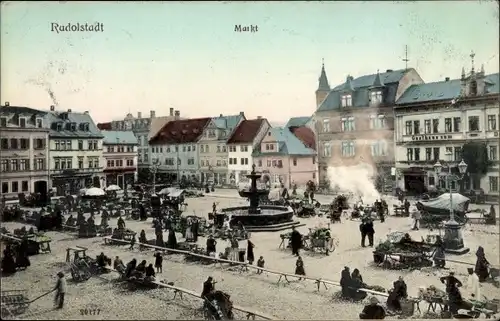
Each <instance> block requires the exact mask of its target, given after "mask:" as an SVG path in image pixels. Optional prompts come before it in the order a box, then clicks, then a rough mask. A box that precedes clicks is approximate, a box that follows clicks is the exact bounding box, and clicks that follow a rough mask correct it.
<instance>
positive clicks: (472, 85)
mask: <svg viewBox="0 0 500 321" xmlns="http://www.w3.org/2000/svg"><path fill="white" fill-rule="evenodd" d="M470 95H471V96H476V95H477V81H475V80H473V81H472V82H471V83H470Z"/></svg>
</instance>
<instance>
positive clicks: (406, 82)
mask: <svg viewBox="0 0 500 321" xmlns="http://www.w3.org/2000/svg"><path fill="white" fill-rule="evenodd" d="M421 83H423V81H422V79H421V78H420V76H419V75H418V73H417V72H416V71H415V70H414V69H412V68H410V69H406V70H387V71H386V72H384V73H379V72H377V73H376V74H372V75H365V76H361V77H358V78H354V77H352V76H347V78H346V81H345V83H343V84H341V85H338V86H336V87H335V88H333V89H330V86H329V84H328V79H327V76H326V72H325V69H324V66H323V68H322V70H321V76H320V78H319V87H318V90H317V91H316V104H317V110H316V112H315V113H314V115H313V119H314V122H315V126H314V129H315V134H316V138H317V141H318V148H317V150H318V154H319V166H318V167H319V176H320V178H319V181H320V184H321V185H322V184H325V185H328V183H330V182H329V180H328V175H327V169H328V167H329V166H333V167H340V166H353V165H361V164H368V165H371V166H372V169H373V172H374V174H375V173H377V174H378V175H374V176H375V177H376V178H380V177H386V178H387V177H391V168H392V167H394V152H393V145H394V143H393V142H394V139H393V137H394V121H393V120H394V118H393V107H394V105H395V102H396V100H397V99H399V97H401V95H402V94H403V93H404V92H405V91H406V89H407V88H408V87H410V86H411V85H414V84H421ZM379 183H380V182H379Z"/></svg>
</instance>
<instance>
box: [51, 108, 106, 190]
mask: <svg viewBox="0 0 500 321" xmlns="http://www.w3.org/2000/svg"><path fill="white" fill-rule="evenodd" d="M44 124H45V125H47V126H48V128H49V129H50V132H49V170H50V178H51V187H52V188H55V190H56V194H57V195H65V194H66V193H71V194H75V193H78V191H79V190H80V189H82V188H88V187H104V183H105V177H104V173H103V167H104V157H103V136H102V134H101V132H100V130H99V129H98V128H97V126H96V125H95V123H94V121H93V120H92V117H90V115H89V113H88V112H84V113H77V112H72V111H71V109H68V110H67V111H63V112H59V111H56V110H55V108H54V106H51V107H50V111H49V112H47V113H46V115H45V119H44Z"/></svg>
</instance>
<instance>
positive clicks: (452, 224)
mask: <svg viewBox="0 0 500 321" xmlns="http://www.w3.org/2000/svg"><path fill="white" fill-rule="evenodd" d="M447 156H449V157H450V158H451V156H452V155H451V153H447ZM448 168H449V173H447V174H445V175H442V177H444V178H445V180H446V183H447V186H448V187H449V189H450V217H449V220H448V221H446V222H445V223H444V227H445V230H444V243H445V248H446V251H447V252H449V253H453V254H465V253H467V252H469V248H466V247H464V241H463V237H462V233H461V228H462V226H461V225H460V224H459V223H458V222H457V221H456V220H455V213H454V211H453V193H452V190H451V183H452V182H456V181H459V180H461V179H462V178H463V177H464V175H465V172H466V171H467V164H466V163H465V162H464V161H463V160H462V161H461V162H460V163H459V164H458V170H459V173H460V174H459V175H454V174H452V173H451V166H448ZM442 169H443V165H441V163H440V162H439V160H438V161H437V162H436V164H434V171H435V172H436V175H437V176H438V177H439V176H440V174H441V171H442Z"/></svg>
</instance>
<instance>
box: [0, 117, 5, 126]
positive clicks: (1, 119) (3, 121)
mask: <svg viewBox="0 0 500 321" xmlns="http://www.w3.org/2000/svg"><path fill="white" fill-rule="evenodd" d="M0 127H7V117H1V118H0Z"/></svg>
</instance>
